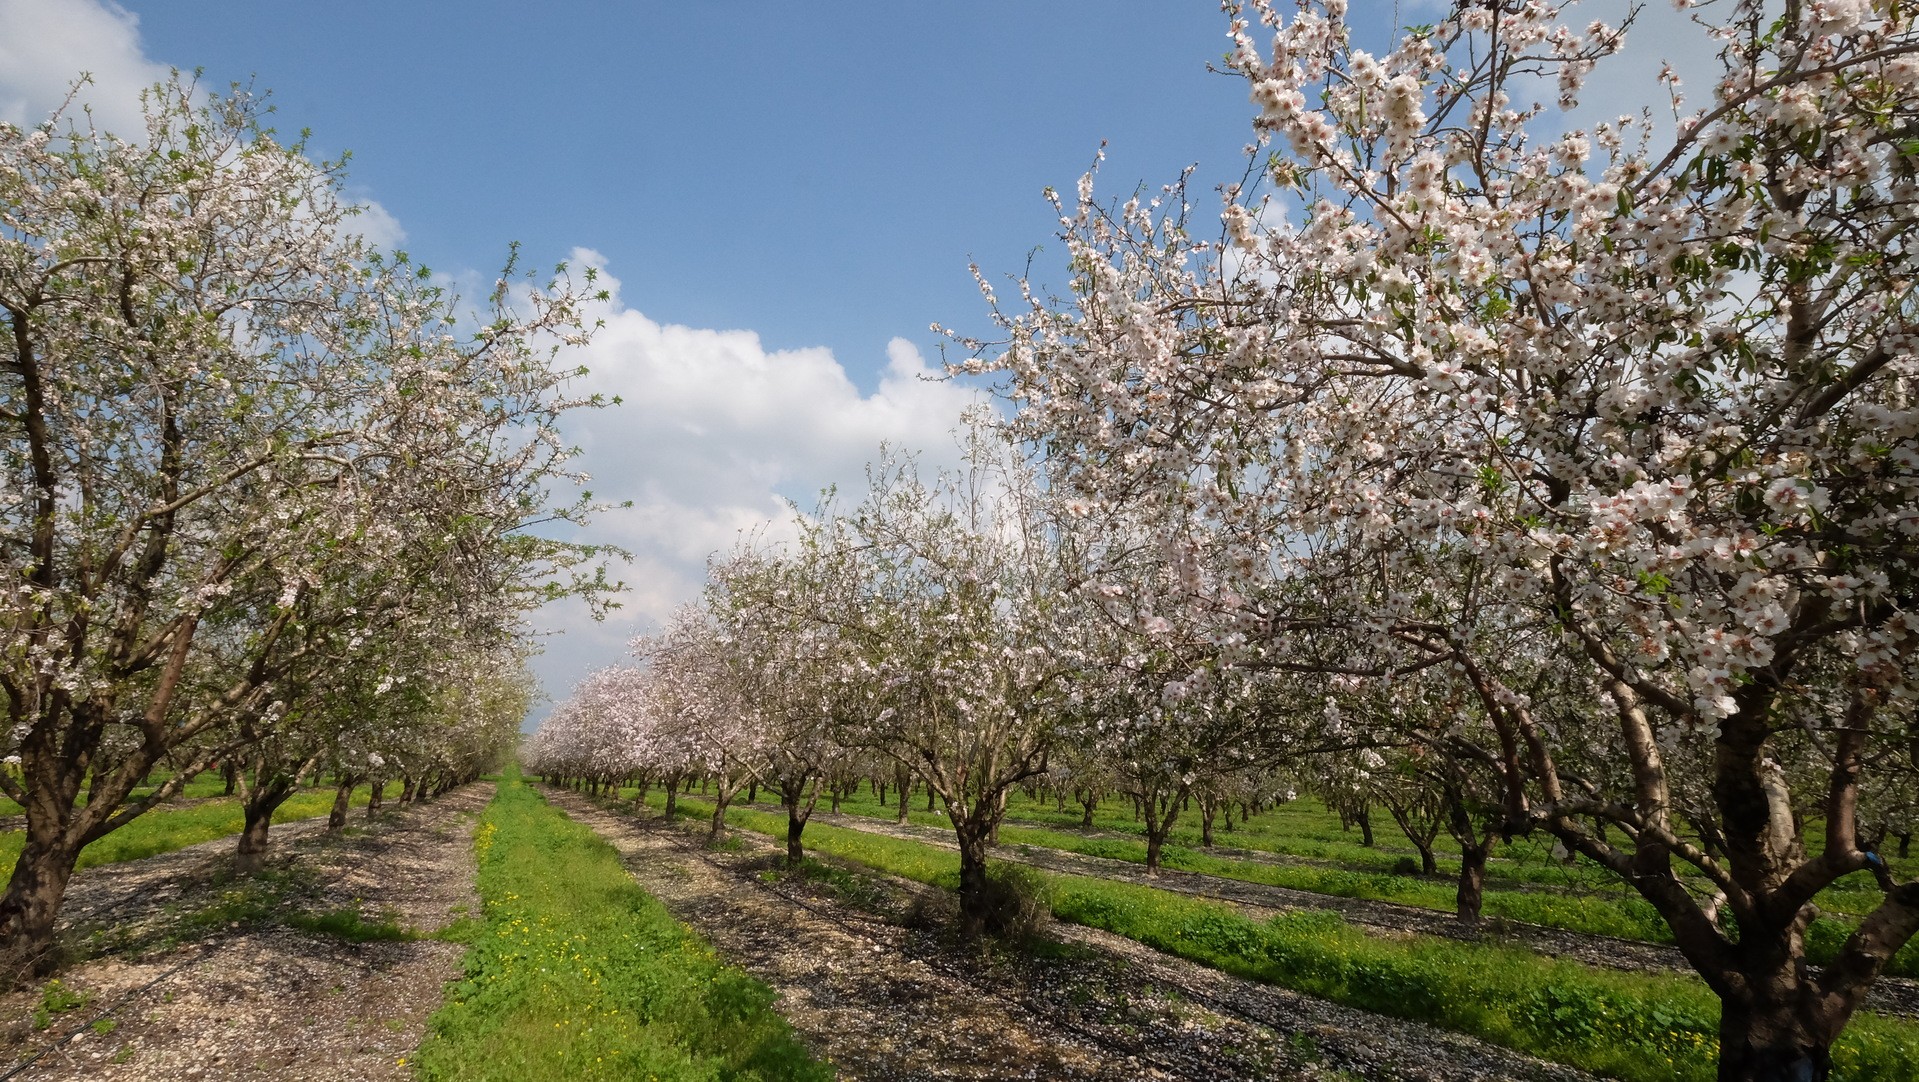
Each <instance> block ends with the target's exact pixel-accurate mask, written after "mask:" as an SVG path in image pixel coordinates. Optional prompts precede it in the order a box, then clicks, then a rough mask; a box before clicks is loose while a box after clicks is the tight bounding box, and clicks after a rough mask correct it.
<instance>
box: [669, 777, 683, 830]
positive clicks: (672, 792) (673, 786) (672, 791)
mask: <svg viewBox="0 0 1919 1082" xmlns="http://www.w3.org/2000/svg"><path fill="white" fill-rule="evenodd" d="M679 808H680V785H679V782H677V781H675V782H672V783H670V784H668V785H667V787H666V821H667V822H668V823H671V822H672V821H673V813H674V812H676V811H678V810H679Z"/></svg>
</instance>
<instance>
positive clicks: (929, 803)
mask: <svg viewBox="0 0 1919 1082" xmlns="http://www.w3.org/2000/svg"><path fill="white" fill-rule="evenodd" d="M926 810H927V811H929V812H930V811H933V810H934V808H933V787H932V786H930V785H929V786H927V787H926Z"/></svg>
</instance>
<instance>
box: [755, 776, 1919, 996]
mask: <svg viewBox="0 0 1919 1082" xmlns="http://www.w3.org/2000/svg"><path fill="white" fill-rule="evenodd" d="M761 810H767V811H779V810H780V809H778V808H763V809H761ZM813 819H814V820H815V821H817V822H821V823H828V824H830V825H832V826H836V827H844V828H846V829H849V830H859V831H864V832H866V833H868V834H879V835H883V836H885V837H889V838H901V839H905V840H907V841H916V842H925V843H927V844H929V845H938V846H940V847H942V848H946V849H958V848H959V846H958V844H957V843H956V842H955V841H954V840H953V835H952V832H951V831H943V830H940V829H938V828H936V827H927V826H920V825H918V824H912V823H894V822H889V821H886V820H882V819H871V818H868V817H866V816H858V815H843V814H834V813H831V812H815V813H814V814H813ZM993 854H994V856H996V857H998V858H1000V859H1002V860H1011V861H1017V862H1019V863H1021V864H1030V865H1032V866H1033V867H1036V868H1043V869H1045V870H1047V871H1052V872H1063V873H1066V874H1069V875H1084V876H1090V877H1092V878H1096V879H1112V880H1118V881H1121V882H1126V883H1137V884H1139V885H1141V886H1149V887H1157V888H1159V889H1161V890H1171V891H1177V892H1179V893H1181V894H1193V895H1198V896H1202V897H1206V898H1216V899H1218V900H1220V901H1225V902H1232V903H1233V904H1235V905H1238V906H1241V907H1246V908H1252V909H1256V910H1259V909H1264V910H1273V911H1282V910H1299V909H1326V910H1332V911H1335V912H1337V913H1339V914H1341V915H1342V916H1344V917H1345V918H1346V919H1347V920H1348V921H1350V922H1351V923H1353V924H1356V925H1360V926H1362V927H1366V928H1372V929H1377V930H1379V931H1384V932H1390V933H1394V934H1403V933H1407V932H1412V933H1417V934H1420V935H1437V936H1446V937H1448V938H1451V939H1461V940H1479V939H1481V938H1483V939H1484V940H1486V941H1488V942H1494V943H1499V944H1502V945H1507V946H1516V947H1523V948H1525V949H1527V950H1530V951H1533V952H1535V953H1537V954H1541V955H1544V956H1546V957H1550V958H1565V959H1568V960H1571V961H1575V962H1579V963H1582V964H1584V965H1590V966H1598V967H1601V968H1605V969H1620V970H1627V971H1630V972H1648V971H1653V970H1669V971H1673V972H1679V973H1690V972H1692V967H1691V965H1689V964H1688V963H1687V962H1686V960H1685V958H1684V957H1683V956H1681V955H1680V953H1679V951H1678V950H1677V949H1676V948H1673V947H1668V946H1665V945H1662V944H1658V943H1645V942H1641V941H1639V940H1633V939H1617V938H1614V937H1612V936H1601V935H1588V934H1585V933H1581V932H1569V931H1565V930H1564V929H1560V928H1548V927H1545V926H1542V925H1537V924H1524V923H1521V922H1518V921H1501V920H1489V921H1487V922H1486V923H1485V925H1484V926H1483V930H1482V932H1481V933H1480V934H1479V935H1475V934H1474V933H1473V932H1471V931H1470V930H1468V929H1466V928H1464V927H1462V926H1461V925H1460V924H1459V922H1458V921H1457V920H1455V919H1454V918H1453V917H1452V915H1451V914H1448V913H1439V912H1435V911H1433V910H1430V909H1421V908H1419V907H1417V906H1410V905H1399V904H1397V903H1394V902H1381V901H1372V900H1369V899H1363V898H1342V897H1340V896H1338V895H1334V894H1316V893H1314V892H1312V891H1305V890H1294V889H1292V888H1290V887H1277V886H1271V885H1268V884H1265V883H1248V882H1245V881H1243V880H1239V879H1227V878H1225V877H1223V876H1216V875H1206V874H1204V873H1201V872H1185V871H1176V870H1174V869H1171V868H1162V869H1160V873H1159V875H1158V876H1149V875H1147V874H1146V868H1145V866H1144V865H1141V864H1135V863H1133V862H1131V861H1125V860H1114V859H1112V858H1110V857H1095V856H1088V855H1086V854H1083V853H1070V852H1067V851H1065V850H1061V849H1048V848H1046V847H1045V846H1037V845H1026V844H1002V845H999V846H997V847H995V849H994V851H993ZM1866 1007H1867V1009H1869V1010H1873V1011H1877V1012H1879V1013H1881V1014H1889V1015H1904V1016H1910V1017H1919V981H1915V980H1910V979H1906V978H1898V977H1881V978H1880V979H1879V980H1878V981H1876V982H1875V983H1874V985H1873V989H1872V993H1871V995H1870V997H1869V998H1868V999H1867V1001H1866Z"/></svg>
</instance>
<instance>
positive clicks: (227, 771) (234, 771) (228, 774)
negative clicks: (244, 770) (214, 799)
mask: <svg viewBox="0 0 1919 1082" xmlns="http://www.w3.org/2000/svg"><path fill="white" fill-rule="evenodd" d="M220 780H221V781H223V782H225V783H226V789H225V791H223V792H222V793H221V794H220V795H221V796H232V795H233V787H234V785H235V784H237V783H238V782H239V780H240V768H239V767H238V766H236V765H235V764H234V762H233V760H232V759H228V760H227V761H226V762H224V763H222V764H220Z"/></svg>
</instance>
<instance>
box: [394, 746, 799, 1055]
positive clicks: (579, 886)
mask: <svg viewBox="0 0 1919 1082" xmlns="http://www.w3.org/2000/svg"><path fill="white" fill-rule="evenodd" d="M475 848H476V850H477V851H478V854H479V857H480V878H479V885H480V895H481V898H482V899H483V901H484V914H483V921H482V925H481V927H480V928H478V929H477V930H476V931H475V933H474V936H473V942H472V946H471V947H470V949H469V950H468V953H467V956H466V960H465V967H466V976H465V979H464V980H462V981H460V982H458V983H456V984H454V985H451V986H449V988H448V1000H447V1004H446V1006H445V1007H443V1008H442V1009H441V1010H440V1012H439V1013H437V1014H435V1015H434V1016H433V1023H432V1036H431V1037H430V1038H429V1039H428V1041H427V1043H426V1044H424V1045H423V1046H422V1047H421V1049H420V1054H419V1059H418V1061H417V1064H416V1067H417V1069H418V1071H419V1074H420V1076H421V1077H422V1078H425V1079H429V1080H437V1079H459V1080H468V1079H477V1080H488V1079H499V1080H513V1082H521V1080H532V1082H538V1080H543V1079H555V1080H558V1079H567V1080H572V1079H649V1080H655V1082H695V1080H699V1082H707V1080H714V1082H718V1080H722V1079H724V1080H737V1082H754V1080H763V1082H773V1080H784V1079H791V1080H809V1082H810V1080H818V1082H825V1080H827V1079H830V1078H832V1077H833V1072H832V1070H831V1069H830V1068H828V1067H826V1066H823V1065H821V1064H819V1063H817V1062H815V1061H813V1060H812V1059H811V1058H809V1057H808V1056H807V1054H806V1051H805V1049H804V1048H803V1047H802V1046H801V1045H800V1044H799V1043H798V1042H797V1041H796V1040H795V1039H794V1037H793V1035H792V1032H791V1030H790V1029H789V1028H788V1027H787V1025H786V1022H785V1021H784V1020H783V1019H782V1018H780V1016H779V1015H778V1014H776V1013H774V1012H773V1010H772V1003H773V999H774V995H773V992H772V991H771V990H770V989H768V988H767V987H766V986H765V985H764V984H762V983H760V982H759V981H757V980H754V979H753V978H752V977H749V976H747V975H746V974H745V973H742V972H740V971H739V970H737V969H734V968H732V967H730V966H727V965H725V964H724V963H723V962H721V960H720V959H719V958H718V957H717V956H716V955H715V954H714V953H713V951H712V950H711V949H710V948H709V947H707V946H706V945H705V944H704V943H702V942H701V941H700V940H699V938H698V937H697V936H695V935H693V934H692V933H691V932H689V931H688V930H687V929H686V928H685V927H684V926H682V925H681V924H679V923H678V922H677V921H675V920H674V919H673V918H672V916H671V915H670V914H669V913H668V912H667V911H666V908H665V907H664V906H662V905H661V904H660V903H659V902H658V901H657V900H656V899H654V898H653V897H652V896H650V895H648V894H647V893H646V892H645V891H643V890H641V889H640V888H639V885H638V884H636V883H635V882H634V881H633V877H632V876H631V875H629V874H627V871H626V869H625V868H624V867H623V866H622V865H621V864H620V859H619V854H618V853H616V852H615V851H614V850H613V848H612V847H611V846H609V845H607V844H606V843H605V842H604V841H601V840H600V839H599V838H598V837H597V836H595V835H594V833H593V832H592V831H591V830H590V829H588V828H587V827H585V826H582V825H581V824H579V823H576V822H574V821H572V820H571V819H568V818H567V817H566V816H565V815H564V814H562V813H561V812H559V811H558V810H557V809H554V808H551V807H548V806H547V805H546V803H545V802H544V801H542V800H541V799H540V797H539V795H538V794H536V793H534V792H533V791H532V790H531V789H529V788H527V787H526V786H524V785H523V784H521V783H520V781H519V779H518V776H517V775H516V774H513V773H509V774H508V775H507V776H506V778H505V779H504V780H503V781H502V782H501V784H500V788H499V791H498V793H497V795H496V796H495V797H494V799H493V802H492V803H491V804H490V805H488V807H487V809H486V812H485V814H484V815H483V816H482V817H481V820H480V826H479V829H478V832H477V834H476V836H475Z"/></svg>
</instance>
